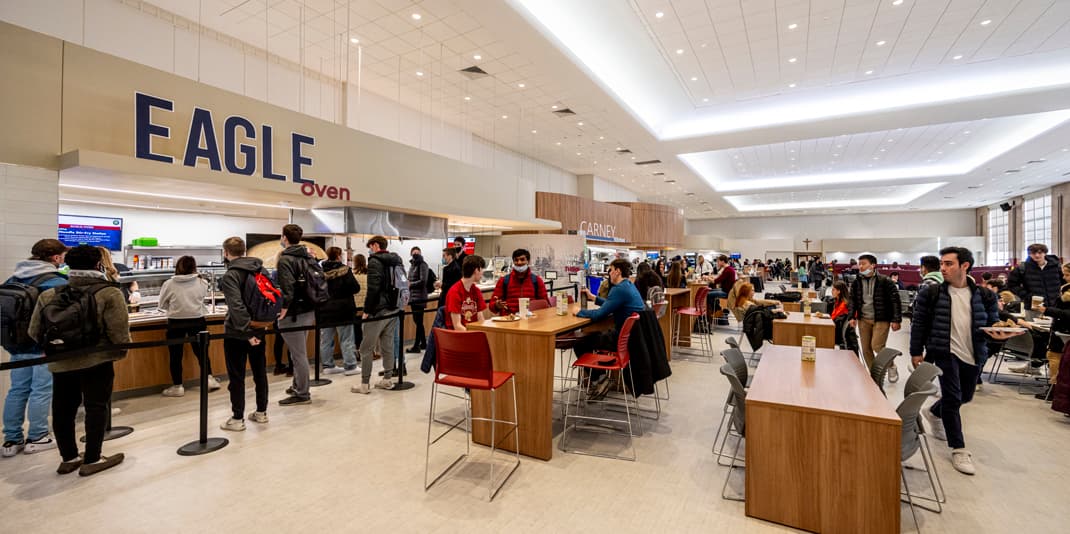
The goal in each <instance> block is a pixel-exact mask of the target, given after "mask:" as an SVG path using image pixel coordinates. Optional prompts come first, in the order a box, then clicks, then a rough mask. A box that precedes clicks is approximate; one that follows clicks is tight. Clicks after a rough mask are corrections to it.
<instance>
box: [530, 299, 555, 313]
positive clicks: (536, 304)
mask: <svg viewBox="0 0 1070 534" xmlns="http://www.w3.org/2000/svg"><path fill="white" fill-rule="evenodd" d="M549 307H550V301H549V300H546V299H535V300H531V301H528V309H529V310H531V311H539V310H545V309H546V308H549Z"/></svg>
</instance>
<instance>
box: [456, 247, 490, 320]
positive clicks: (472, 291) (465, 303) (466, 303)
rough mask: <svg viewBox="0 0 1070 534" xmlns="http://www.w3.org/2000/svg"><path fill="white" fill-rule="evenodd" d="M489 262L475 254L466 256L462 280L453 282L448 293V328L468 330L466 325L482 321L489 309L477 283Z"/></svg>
mask: <svg viewBox="0 0 1070 534" xmlns="http://www.w3.org/2000/svg"><path fill="white" fill-rule="evenodd" d="M486 267H487V262H486V261H484V260H483V258H481V257H479V256H476V255H474V254H472V255H469V256H466V257H465V258H464V263H463V264H461V280H460V282H458V283H456V284H453V287H451V288H450V291H449V293H448V294H447V295H446V328H447V329H450V330H461V331H464V330H467V328H465V326H464V325H466V324H468V323H474V322H476V321H482V320H483V316H484V313H483V311H484V310H486V309H487V303H486V302H484V301H483V292H482V291H480V289H479V286H477V285H476V283H477V282H479V279H480V278H482V277H483V269H485V268H486Z"/></svg>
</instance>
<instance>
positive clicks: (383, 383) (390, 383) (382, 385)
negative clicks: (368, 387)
mask: <svg viewBox="0 0 1070 534" xmlns="http://www.w3.org/2000/svg"><path fill="white" fill-rule="evenodd" d="M375 387H376V388H377V389H392V388H393V387H394V379H393V378H387V377H383V379H382V380H380V381H378V382H376V383H375Z"/></svg>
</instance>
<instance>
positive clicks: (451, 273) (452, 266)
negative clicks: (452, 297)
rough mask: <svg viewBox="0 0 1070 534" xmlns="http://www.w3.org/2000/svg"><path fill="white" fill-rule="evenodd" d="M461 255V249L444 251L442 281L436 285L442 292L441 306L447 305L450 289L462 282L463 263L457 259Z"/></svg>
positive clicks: (439, 303)
mask: <svg viewBox="0 0 1070 534" xmlns="http://www.w3.org/2000/svg"><path fill="white" fill-rule="evenodd" d="M460 253H461V249H459V248H453V247H448V248H444V249H442V265H443V267H442V279H441V280H439V281H438V282H437V283H436V285H437V286H438V287H439V289H440V290H441V291H439V297H438V305H439V306H445V305H446V296H447V295H449V293H450V288H452V287H453V284H456V283H457V282H460V281H461V261H460V260H459V259H457V258H458V255H459V254H460Z"/></svg>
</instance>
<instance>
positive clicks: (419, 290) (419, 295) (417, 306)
mask: <svg viewBox="0 0 1070 534" xmlns="http://www.w3.org/2000/svg"><path fill="white" fill-rule="evenodd" d="M409 255H410V258H411V259H410V260H409V309H410V310H411V311H412V321H413V323H414V324H415V325H416V337H415V339H414V340H413V343H412V348H410V349H409V350H408V352H410V353H412V354H417V353H419V352H420V351H422V350H423V349H426V348H427V332H425V331H424V308H426V307H427V277H428V276H429V275H428V274H427V273H428V272H429V271H430V270H431V268H430V267H429V266H428V265H427V262H426V261H424V255H423V251H422V250H420V247H412V249H411V250H409Z"/></svg>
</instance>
